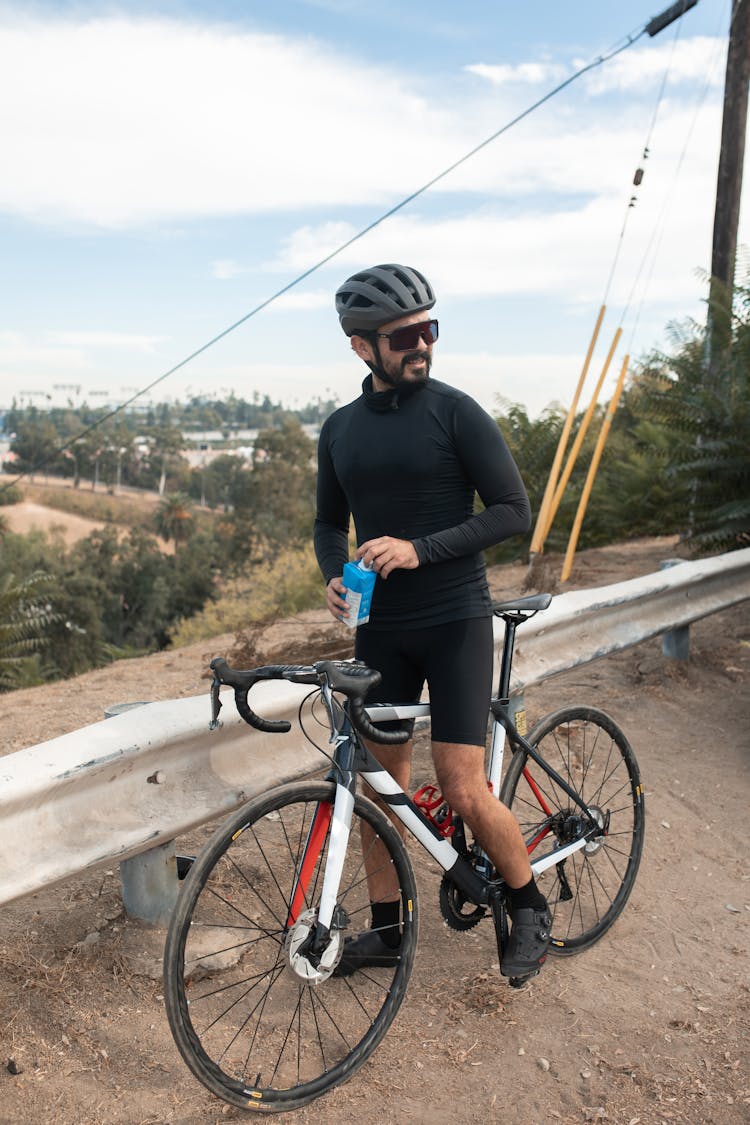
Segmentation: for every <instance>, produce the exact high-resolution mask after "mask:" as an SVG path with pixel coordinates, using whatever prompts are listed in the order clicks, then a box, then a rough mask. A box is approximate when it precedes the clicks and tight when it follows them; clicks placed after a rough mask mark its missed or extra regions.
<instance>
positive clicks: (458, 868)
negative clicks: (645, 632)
mask: <svg viewBox="0 0 750 1125" xmlns="http://www.w3.org/2000/svg"><path fill="white" fill-rule="evenodd" d="M511 644H512V640H511ZM504 657H505V653H504ZM503 663H504V664H505V659H504V662H503ZM322 692H323V699H324V702H325V705H326V709H327V710H328V713H329V716H330V720H331V729H332V731H333V732H334V733H333V734H332V741H333V742H334V744H335V745H334V753H333V768H332V770H331V771H330V773H329V775H328V776H329V779H330V780H334V781H335V782H336V797H335V801H334V805H333V810H332V811H331V810H330V805H329V806H327V811H326V813H325V814H323V813H321V816H320V818H319V817H318V816H317V815H316V817H315V818H314V820H313V824H312V825H311V828H310V831H309V833H308V838H307V842H306V845H305V849H304V853H303V859H302V863H301V864H300V870H299V872H298V874H297V877H296V881H295V886H294V889H293V894H292V908H291V909H290V913H289V919H288V925H291V924H293V922H294V921H296V917H297V913H298V911H299V909H300V908H301V904H302V903H303V902H304V901H305V898H306V895H307V891H308V883H309V873H310V872H311V871H312V869H313V868H314V866H315V864H316V862H317V860H318V858H319V855H320V852H321V850H322V848H323V846H324V843H325V839H326V834H327V829H328V827H329V825H330V840H329V844H328V857H327V860H326V864H325V872H324V876H323V886H322V891H321V897H320V903H319V908H318V919H317V922H318V924H317V927H316V932H315V937H314V939H313V943H312V946H311V949H310V953H311V954H312V955H313V956H315V954H316V953H318V954H319V953H321V952H322V950H323V949H324V948H325V944H326V942H327V936H328V934H329V933H330V930H331V928H332V925H333V922H334V915H335V909H336V902H337V898H338V891H339V883H340V879H341V872H342V870H343V865H344V860H345V857H346V849H347V847H348V845H349V837H350V831H351V820H352V811H353V808H354V794H355V791H356V777H357V774H361V776H362V777H363V778H364V780H365V781H366V782H367V784H368V785H369V786H370V787H371V789H372V790H373V791H374V792H375V793H377V794H378V796H379V797H380V798H381V799H382V801H383V802H384V804H385V805H387V807H388V810H389V813H390V814H391V816H392V817H395V818H397V819H398V820H400V821H401V823H402V824H403V825H404V827H405V828H406V830H407V831H408V832H409V833H410V834H411V835H412V836H414V837H415V839H416V840H418V842H419V843H420V844H421V845H422V847H423V848H425V850H426V851H427V852H428V853H429V855H430V856H432V858H433V859H434V860H435V862H436V863H438V864H439V865H440V866H441V867H442V869H443V870H444V871H445V872H446V873H450V878H451V881H452V882H453V883H455V885H456V886H457V887H458V888H459V890H460V891H461V893H462V894H463V895H464V896H465V897H466V899H467V900H469V901H471V902H474V903H476V904H477V905H478V906H487V905H491V903H492V899H493V896H496V895H497V894H498V893H500V892H501V888H502V886H503V881H502V879H497V880H490V879H489V878H487V877H486V874H485V875H483V874H482V872H481V870H477V869H475V867H474V866H473V865H472V864H471V863H470V862H469V861H468V859H467V858H466V857H465V856H464V855H462V854H461V853H460V852H458V851H457V850H456V848H454V846H453V844H452V843H451V841H450V840H449V839H447V838H446V837H445V836H443V835H442V834H441V833H440V832H439V831H438V829H437V828H436V827H435V826H434V825H433V824H432V823H431V822H430V821H429V820H428V819H427V817H425V816H424V815H423V813H422V812H421V811H420V809H419V808H418V807H417V805H416V804H415V803H414V801H413V800H412V798H411V797H410V796H409V795H408V794H407V793H406V792H405V791H404V790H403V789H402V788H401V786H400V785H399V784H398V782H397V781H396V780H395V779H394V778H393V777H392V776H391V775H390V774H389V773H388V771H387V770H386V769H385V768H384V767H383V766H382V765H381V764H380V762H379V761H378V760H377V758H376V757H375V756H374V755H373V754H372V753H371V752H370V751H369V749H368V748H367V747H366V746H365V745H364V744H363V743H362V741H361V740H360V739H359V738H358V736H357V735H356V733H355V732H354V731H353V730H352V728H351V725H350V723H349V720H348V718H347V716H346V712H345V711H344V710H343V708H342V707H341V706H340V705H339V704H338V703H337V701H336V700H335V699H334V697H333V693H332V692H331V690H330V688H328V687H325V686H324V687H323V689H322ZM367 712H368V715H369V717H370V718H371V720H372V721H375V722H384V721H392V720H398V719H401V720H403V719H412V718H419V717H425V716H427V715H429V706H428V705H425V704H406V705H398V704H383V705H373V706H371V707H368V708H367ZM492 713H493V723H492V743H491V751H490V760H489V770H488V775H489V778H490V780H492V781H493V793H494V794H495V795H496V796H499V780H500V773H501V771H502V758H503V752H504V744H505V735H506V732H507V734H508V736H509V737H510V740H511V743H512V744H513V745H514V749H515V748H516V746H519V747H523V749H524V750H526V752H527V753H528V754H530V755H531V756H532V757H533V758H534V760H535V761H537V762H538V763H539V764H540V765H541V767H542V769H544V770H545V772H546V773H547V774H548V775H549V776H550V777H552V778H553V779H554V780H555V781H556V782H557V784H559V785H560V786H561V787H562V789H563V790H564V791H565V792H566V793H567V794H568V795H569V796H570V798H571V800H573V801H575V803H576V804H577V805H578V806H579V807H580V808H581V810H582V812H583V813H584V814H585V816H586V818H587V820H588V821H589V828H588V830H587V831H586V832H584V833H583V834H582V835H581V837H580V839H578V840H575V841H574V842H572V843H569V844H564V845H562V846H560V847H559V848H556V849H555V850H554V851H552V852H551V853H550V854H548V855H546V856H544V857H543V858H542V859H540V860H536V861H532V863H531V870H532V872H533V874H534V876H535V877H536V876H538V875H540V874H541V873H542V872H543V871H546V870H547V869H548V868H549V867H552V866H554V865H555V864H557V863H560V862H561V861H562V860H564V859H566V858H567V857H568V856H570V855H573V854H574V853H575V852H577V851H580V850H581V849H582V848H583V847H585V845H586V844H587V843H588V842H589V840H590V839H591V838H592V837H593V836H594V835H598V834H600V833H601V827H600V825H599V823H598V822H597V821H596V820H595V819H594V817H593V815H592V813H591V812H590V810H589V809H588V808H587V806H586V805H585V804H584V803H583V802H582V801H581V799H580V797H579V796H578V794H576V793H575V791H573V790H572V789H570V787H569V786H568V785H567V784H566V783H565V781H564V780H563V779H562V778H561V777H559V775H558V774H557V773H556V772H555V770H553V769H552V767H551V766H549V765H548V764H547V763H546V762H545V761H544V759H542V758H541V756H540V755H539V754H538V753H537V752H536V750H535V748H534V747H533V746H531V745H530V744H529V743H528V742H527V741H526V740H525V739H524V738H523V736H522V735H520V734H519V732H518V730H517V729H516V727H515V724H514V723H513V720H512V718H511V715H510V708H509V701H508V700H507V699H500V700H494V701H493V707H492ZM537 796H538V799H539V800H540V804H541V807H542V810H543V811H544V812H545V813H546V814H547V815H549V810H548V809H546V807H545V804H544V803H543V799H542V798H541V795H540V794H537ZM319 808H320V806H319ZM545 834H546V833H542V834H539V835H537V837H536V838H535V840H534V841H532V846H531V850H533V847H535V846H536V844H537V843H538V842H539V840H541V839H542V837H543V835H545ZM481 855H482V856H484V858H485V859H487V857H486V855H485V853H481ZM489 868H490V863H489V860H488V859H487V863H486V873H487V874H488V873H489Z"/></svg>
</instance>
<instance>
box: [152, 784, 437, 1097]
mask: <svg viewBox="0 0 750 1125" xmlns="http://www.w3.org/2000/svg"><path fill="white" fill-rule="evenodd" d="M335 791H336V787H335V785H334V784H333V783H326V782H320V783H313V782H295V783H292V784H290V785H284V786H280V787H279V788H277V789H274V790H273V791H271V792H269V793H267V794H264V795H262V796H259V797H257V798H255V799H254V800H252V801H250V802H249V804H247V805H245V806H244V807H243V808H242V809H240V810H238V811H237V812H235V813H234V814H233V815H232V816H231V817H229V818H228V819H227V820H226V821H225V823H224V824H223V825H222V826H221V827H220V828H219V829H218V830H217V831H216V832H215V833H214V835H213V837H212V838H211V839H210V840H209V842H208V843H207V845H206V846H205V848H204V850H203V851H202V852H201V854H200V855H199V856H198V858H197V859H196V861H195V863H194V864H193V866H192V868H191V870H190V872H189V874H188V876H187V878H186V879H185V881H184V883H183V884H182V888H181V891H180V897H179V900H178V903H177V905H176V907H175V912H174V915H173V917H172V920H171V923H170V927H169V932H168V935H167V941H166V945H165V952H164V997H165V1004H166V1010H167V1016H168V1019H169V1024H170V1028H171V1031H172V1035H173V1037H174V1039H175V1043H176V1044H177V1047H178V1049H179V1051H180V1053H181V1055H182V1057H183V1059H184V1061H185V1062H186V1063H187V1065H188V1067H189V1068H190V1070H191V1071H192V1072H193V1074H194V1075H195V1076H196V1078H198V1079H199V1081H200V1082H202V1083H203V1085H204V1086H206V1087H207V1088H208V1089H209V1090H211V1091H212V1092H213V1093H214V1094H216V1095H217V1096H218V1097H220V1098H222V1099H223V1100H224V1101H227V1102H229V1103H230V1104H231V1105H235V1106H241V1107H243V1108H252V1109H253V1110H255V1111H256V1112H257V1111H260V1112H263V1111H266V1112H281V1111H286V1110H291V1109H298V1108H300V1107H301V1106H303V1105H306V1104H307V1103H308V1102H310V1101H312V1100H313V1099H314V1098H317V1097H319V1096H320V1095H321V1094H324V1093H326V1092H327V1091H328V1090H330V1089H332V1088H333V1087H334V1086H337V1085H339V1084H340V1083H342V1082H345V1081H348V1079H349V1078H351V1077H352V1075H353V1074H354V1073H355V1071H356V1070H357V1069H358V1068H359V1067H360V1066H361V1065H362V1063H364V1062H365V1060H366V1059H367V1058H368V1057H369V1056H370V1055H371V1054H372V1052H373V1051H374V1050H375V1048H376V1047H377V1045H378V1043H379V1042H380V1040H381V1039H382V1038H383V1036H384V1035H385V1033H386V1031H387V1029H388V1027H389V1026H390V1024H391V1022H392V1021H393V1019H394V1017H395V1015H396V1013H397V1011H398V1008H399V1006H400V1004H401V1002H402V1000H403V998H404V994H405V992H406V987H407V984H408V981H409V976H410V973H411V969H412V965H413V961H414V952H415V947H416V940H417V899H416V885H415V881H414V874H413V870H412V866H411V862H410V860H409V857H408V855H407V852H406V848H405V847H404V844H403V842H402V840H401V837H400V836H399V834H398V833H397V832H396V830H395V828H394V827H393V825H392V824H391V822H390V821H389V820H388V819H387V817H385V816H384V814H383V813H382V812H381V811H380V810H379V809H378V808H376V806H375V805H374V804H373V803H372V802H371V801H369V800H368V799H367V798H365V797H363V796H361V795H358V796H357V797H356V799H355V803H354V815H353V821H352V837H351V840H350V845H349V848H348V849H347V855H346V860H345V864H344V871H343V875H342V879H341V885H340V894H339V899H338V902H339V905H340V907H341V908H343V910H344V911H345V912H346V916H347V918H348V921H349V923H350V925H351V927H352V930H353V931H355V932H356V930H359V929H366V928H367V927H368V926H369V924H370V922H369V916H370V902H369V895H368V890H367V881H366V878H365V869H364V858H363V854H362V847H361V844H360V838H359V834H356V836H355V831H354V830H355V829H356V827H357V823H360V824H361V823H363V822H364V823H367V824H369V825H370V826H371V828H372V829H374V832H375V834H376V837H377V838H378V839H379V840H380V841H382V843H383V845H384V846H385V853H384V855H386V856H387V861H388V862H389V863H391V864H392V865H393V869H394V870H395V872H396V875H397V879H398V885H399V893H400V898H401V903H402V938H401V946H400V952H401V957H400V960H399V962H398V964H397V965H396V966H395V967H392V968H377V969H372V968H368V969H362V970H360V971H358V972H356V973H354V974H353V975H351V976H348V977H341V978H338V977H329V978H328V979H325V980H323V981H322V982H319V983H317V984H313V983H310V982H309V981H303V980H301V979H300V977H299V975H298V974H297V973H296V972H295V971H294V969H293V968H292V961H293V960H294V958H295V957H298V953H297V952H295V950H294V948H293V947H294V942H293V941H292V938H294V936H295V925H294V924H292V925H290V922H289V918H290V910H291V909H293V908H290V900H291V899H292V888H293V886H294V885H295V882H296V877H297V875H298V873H299V870H300V863H301V857H302V855H303V853H304V850H305V842H306V840H307V836H308V832H309V829H310V823H311V821H312V818H313V816H314V814H315V810H316V809H317V808H318V806H323V805H328V806H331V805H332V803H333V800H334V796H335ZM329 836H330V823H329V824H328V826H327V830H326V834H325V838H324V840H323V843H322V846H321V847H320V850H319V852H318V854H317V857H315V856H314V857H313V858H314V860H315V863H314V867H311V869H310V870H309V871H308V876H309V881H308V883H307V888H308V890H307V894H306V896H305V901H304V902H303V903H302V905H301V909H300V911H299V920H298V922H297V927H299V926H301V925H303V922H304V924H305V925H306V926H307V927H308V929H309V926H310V925H311V924H314V904H315V896H316V895H319V893H320V888H321V886H322V870H323V867H324V863H325V857H326V856H327V852H328V840H329ZM308 862H309V860H308ZM298 898H299V894H298ZM337 909H338V907H337ZM305 919H307V921H306V922H305ZM311 919H312V921H311ZM296 933H297V935H299V933H300V931H299V929H297V930H296ZM335 940H336V941H339V942H340V943H341V945H343V940H344V934H343V931H342V930H339V931H337V933H336V934H335ZM290 943H291V944H290ZM337 959H338V958H336V960H337ZM331 967H332V966H330V965H329V966H328V968H329V969H330V968H331Z"/></svg>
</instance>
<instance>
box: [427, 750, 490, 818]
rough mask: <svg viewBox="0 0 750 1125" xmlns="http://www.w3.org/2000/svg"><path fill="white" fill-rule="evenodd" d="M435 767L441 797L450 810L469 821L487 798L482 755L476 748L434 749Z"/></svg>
mask: <svg viewBox="0 0 750 1125" xmlns="http://www.w3.org/2000/svg"><path fill="white" fill-rule="evenodd" d="M435 751H436V752H435V755H434V757H435V768H436V772H437V779H438V784H439V786H440V790H441V792H442V794H443V797H444V798H445V800H446V801H447V802H448V804H449V805H450V806H451V808H452V809H453V811H454V812H455V813H456V814H457V815H458V816H460V817H462V818H463V819H464V820H467V821H470V820H471V819H472V818H473V817H474V815H475V814H476V811H477V809H478V808H481V805H482V804H483V803H484V802H485V801H486V799H487V781H486V779H485V776H484V752H483V750H482V749H481V748H480V747H478V746H454V747H451V746H448V745H446V744H444V743H440V744H438V745H437V746H436V747H435Z"/></svg>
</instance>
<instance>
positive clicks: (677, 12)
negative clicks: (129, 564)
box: [0, 0, 697, 492]
mask: <svg viewBox="0 0 750 1125" xmlns="http://www.w3.org/2000/svg"><path fill="white" fill-rule="evenodd" d="M696 3H697V0H678V2H677V3H675V4H673V5H672V6H671V8H667V9H665V11H664V12H662V13H661V15H660V16H656V17H654V19H652V20H650V21H649V22H648V23H647V24H645V25H644V26H643V27H642V28H640V29H639V30H637V31H634V32H630V33H629V34H628V35H626V36H625V38H624V39H623V40H621V41H619V43H618V44H617V45H615V46H614V47H612V48H610V49H609V50H608V51H607V52H605V53H604V54H602V55H599V56H597V58H595V59H593V60H592V61H591V62H589V63H587V64H586V65H585V66H582V67H580V69H579V70H577V71H575V73H573V74H571V75H570V76H569V77H568V78H566V79H564V80H563V81H562V82H560V83H559V84H558V85H557V86H555V87H554V88H553V89H552V90H550V91H548V93H546V94H544V95H543V96H542V97H541V98H538V99H537V101H535V102H533V103H532V104H531V105H530V106H528V107H527V108H526V109H524V110H522V111H521V112H520V113H518V114H516V116H515V117H513V118H511V119H510V121H507V122H506V123H505V125H502V126H501V127H500V128H499V129H497V130H496V131H495V132H494V133H492V134H491V135H490V136H489V137H487V138H485V140H483V141H481V142H480V143H479V144H478V145H475V146H474V148H472V149H470V150H469V151H468V152H466V153H464V155H463V156H461V157H459V159H458V160H456V161H454V162H453V163H452V164H450V165H449V166H448V167H447V168H445V169H443V171H442V172H439V173H438V174H437V175H436V176H433V177H432V179H430V180H428V181H427V182H426V183H425V184H423V185H422V186H421V187H419V188H417V189H416V191H413V192H411V194H409V195H407V196H405V198H404V199H402V200H401V201H400V202H399V203H396V204H395V205H394V206H393V207H391V208H389V209H388V210H387V211H385V212H383V214H382V215H380V216H379V217H378V218H376V219H373V221H372V222H371V223H368V225H367V226H365V227H363V228H362V230H360V231H359V232H358V233H357V234H354V235H352V237H351V238H348V239H347V240H346V241H345V242H342V243H341V244H340V245H339V246H337V247H336V248H335V249H334V250H332V251H331V252H330V254H326V256H325V257H324V258H321V259H320V260H319V261H318V262H316V263H315V264H314V265H312V266H310V267H309V268H308V269H306V270H304V271H303V272H302V273H300V274H298V275H297V277H295V278H293V280H292V281H290V282H288V283H287V284H286V285H284V286H282V288H281V289H278V290H277V291H276V292H275V293H273V294H272V295H271V296H270V297H267V298H266V299H265V300H264V301H261V302H260V304H258V305H256V306H255V307H254V308H252V309H251V310H250V311H249V312H248V313H245V315H244V316H242V317H240V319H239V320H236V321H235V322H234V323H233V324H230V325H229V327H228V328H225V329H224V330H223V331H222V332H219V333H218V334H217V335H216V336H213V337H212V338H211V339H210V340H208V341H207V342H206V343H205V344H202V345H201V346H200V347H199V348H196V349H195V351H193V352H191V353H190V355H188V356H185V358H184V359H181V360H180V361H179V363H176V364H174V366H173V367H170V368H169V370H167V371H165V372H164V373H163V374H162V375H159V376H158V377H157V378H156V379H153V380H152V381H151V382H150V383H149V384H148V385H147V386H145V387H143V388H142V389H141V390H140V391H138V392H137V393H136V394H134V395H131V396H130V398H128V399H126V400H125V402H122V403H120V404H119V405H118V406H116V407H115V408H114V409H113V410H110V411H108V413H106V414H105V415H103V416H102V417H101V418H99V419H97V421H96V422H94V423H92V424H91V425H90V426H87V427H86V428H85V429H84V430H82V431H81V433H80V434H77V435H76V436H75V437H73V438H70V440H69V441H67V442H65V443H64V444H63V445H61V446H60V447H59V448H57V449H55V450H53V452H52V453H50V454H49V455H48V456H47V457H45V458H43V459H42V460H41V461H39V462H38V463H37V464H35V465H34V466H32V467H31V468H29V469H27V470H26V471H25V472H23V473H19V475H18V476H17V477H15V478H14V479H13V480H12V481H9V482H8V483H7V484H5V485H4V486H2V488H1V489H0V492H4V491H6V490H7V489H9V488H11V487H12V486H13V485H14V484H17V483H18V482H19V481H21V480H23V479H24V478H25V477H27V476H29V475H30V474H33V473H35V472H38V471H39V470H40V469H43V468H44V467H45V466H46V465H49V464H50V462H51V461H53V460H55V459H56V458H57V457H59V456H60V454H61V453H64V452H66V450H68V449H70V448H71V447H72V446H74V445H75V444H76V442H79V441H81V440H82V439H83V438H85V437H86V436H87V435H88V434H90V433H91V432H92V431H93V430H96V429H98V427H99V426H103V425H104V423H105V422H108V421H109V420H110V418H114V417H116V416H117V415H118V414H120V413H122V411H123V410H126V409H127V408H128V407H129V406H130V405H132V403H134V402H136V401H137V400H138V399H139V398H141V397H142V396H143V395H145V394H148V393H149V391H151V390H153V389H154V387H157V386H158V385H159V384H160V383H163V382H164V380H165V379H168V378H169V377H170V376H171V375H174V374H175V372H176V371H179V370H180V369H181V368H183V367H185V366H187V364H188V363H191V362H192V361H193V360H194V359H197V358H198V356H200V355H203V353H204V352H206V351H208V349H209V348H212V347H213V346H214V344H218V343H219V341H220V340H223V339H224V338H225V337H226V336H229V335H230V333H232V332H234V331H235V330H236V329H237V328H239V327H240V326H241V325H243V324H246V323H247V321H249V320H251V319H252V318H253V317H255V316H257V315H258V313H260V312H262V311H263V309H265V308H268V306H269V305H271V304H272V303H273V302H274V301H277V300H279V298H280V297H283V296H284V295H285V294H286V293H288V292H289V291H290V290H291V289H294V288H295V287H296V286H297V285H299V284H300V283H301V282H303V281H305V280H306V279H307V278H308V277H310V276H311V275H312V274H314V273H316V272H317V271H318V270H320V269H322V268H323V266H326V265H327V264H328V263H329V262H331V261H332V260H333V259H334V258H336V257H338V255H339V254H342V253H343V252H344V251H345V250H347V249H348V248H349V247H350V246H352V245H353V244H354V243H355V242H358V241H359V240H360V239H361V238H364V236H365V235H366V234H369V233H370V231H372V230H375V228H376V227H379V226H380V225H381V224H382V223H384V222H386V220H387V219H390V218H392V217H393V216H394V215H396V214H397V213H398V212H399V211H402V210H403V209H404V207H407V206H408V205H409V204H410V203H413V202H414V200H415V199H418V198H419V197H420V196H421V195H424V194H425V192H427V191H429V190H430V189H431V188H433V187H434V186H435V184H438V183H440V181H441V180H444V179H445V178H446V176H449V175H450V174H451V173H452V172H455V170H456V169H457V168H460V167H461V165H462V164H465V163H466V162H467V161H469V160H471V159H472V157H474V156H476V155H477V153H479V152H481V151H482V150H483V149H485V148H487V147H488V145H491V144H492V143H493V142H494V141H496V140H497V139H498V138H499V137H501V136H503V134H504V133H507V132H508V131H509V130H510V129H512V128H513V126H514V125H517V124H519V122H521V121H523V120H524V118H526V117H528V116H529V115H530V114H532V113H534V111H535V110H537V109H539V108H540V107H541V106H543V105H544V104H545V103H546V102H548V101H550V100H551V99H552V98H554V97H555V96H556V95H557V94H559V93H561V92H562V91H563V90H564V89H566V88H567V87H568V86H570V85H571V84H572V83H573V82H575V81H577V80H578V79H579V78H581V77H582V76H583V75H584V74H588V73H589V72H590V71H592V70H595V69H596V68H597V67H600V66H603V65H604V64H605V63H607V62H609V61H610V59H613V58H615V56H616V55H619V54H621V53H622V52H623V51H626V50H627V49H628V47H631V46H632V45H633V44H634V43H636V42H637V41H638V40H639V39H640V38H641V37H642V36H643V35H646V34H648V35H649V36H652V37H653V36H654V35H657V34H658V33H659V32H660V31H662V30H663V29H664V28H665V27H667V26H668V25H669V23H671V22H672V21H673V20H675V19H678V18H679V17H680V16H681V15H682V14H683V13H684V12H685V11H686V10H687V9H688V8H690V7H693V6H694V5H695V4H696Z"/></svg>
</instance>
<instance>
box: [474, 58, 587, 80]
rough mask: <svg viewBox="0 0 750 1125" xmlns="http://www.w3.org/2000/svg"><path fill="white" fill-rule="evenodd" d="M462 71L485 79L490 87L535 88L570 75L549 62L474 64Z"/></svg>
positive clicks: (560, 67)
mask: <svg viewBox="0 0 750 1125" xmlns="http://www.w3.org/2000/svg"><path fill="white" fill-rule="evenodd" d="M464 70H466V71H467V72H468V73H469V74H476V75H477V76H478V77H479V78H486V79H487V81H488V82H489V83H490V84H491V85H492V86H507V85H510V84H511V83H514V82H517V83H521V84H524V85H531V86H536V85H538V84H539V83H540V82H552V81H555V82H559V81H560V80H561V79H562V78H564V77H565V76H566V75H567V74H569V73H570V71H569V70H566V68H565V67H564V66H562V65H561V64H559V63H550V62H530V63H518V64H517V65H515V66H512V65H511V64H510V63H495V64H487V63H474V64H472V65H471V66H466V67H464Z"/></svg>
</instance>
